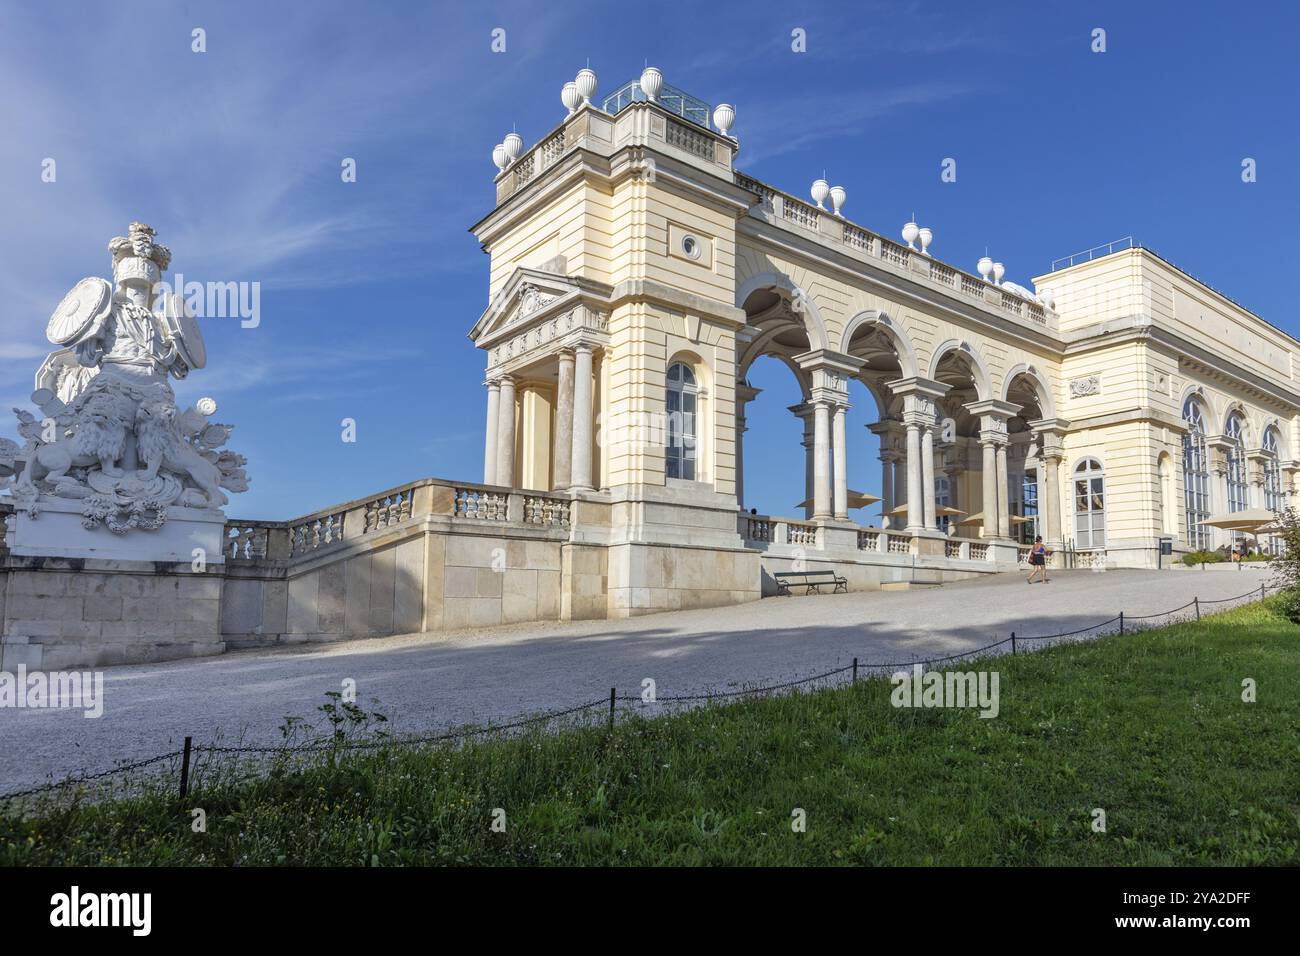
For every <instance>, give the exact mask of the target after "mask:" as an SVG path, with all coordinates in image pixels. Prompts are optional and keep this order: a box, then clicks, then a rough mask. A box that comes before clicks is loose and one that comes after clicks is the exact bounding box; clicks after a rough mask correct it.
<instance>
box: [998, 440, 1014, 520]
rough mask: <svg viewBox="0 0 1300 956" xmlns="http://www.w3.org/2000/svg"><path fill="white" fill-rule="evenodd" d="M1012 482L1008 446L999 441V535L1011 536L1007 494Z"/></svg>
mask: <svg viewBox="0 0 1300 956" xmlns="http://www.w3.org/2000/svg"><path fill="white" fill-rule="evenodd" d="M1010 484H1011V482H1010V481H1009V479H1008V475H1007V446H1006V443H1005V442H999V443H998V537H999V538H1009V537H1011V509H1010V508H1009V507H1008V502H1007V495H1008V493H1009V491H1010Z"/></svg>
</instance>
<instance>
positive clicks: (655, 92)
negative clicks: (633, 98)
mask: <svg viewBox="0 0 1300 956" xmlns="http://www.w3.org/2000/svg"><path fill="white" fill-rule="evenodd" d="M663 86H664V75H663V74H662V73H660V72H659V70H658V69H656V68H655V67H653V66H647V67H646V68H645V69H644V70H642V71H641V92H642V93H644V94H645V98H646V99H648V100H649V101H650V102H651V103H653V102H655V101H656V100H658V99H659V91H660V90H661V89H663Z"/></svg>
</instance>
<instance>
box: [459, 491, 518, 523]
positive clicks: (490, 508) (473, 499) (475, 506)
mask: <svg viewBox="0 0 1300 956" xmlns="http://www.w3.org/2000/svg"><path fill="white" fill-rule="evenodd" d="M453 501H454V504H453V506H452V512H451V513H452V514H453V515H454V516H455V517H457V518H478V519H480V520H481V521H506V520H508V513H507V508H506V495H504V494H502V493H501V492H499V491H485V490H482V489H479V488H457V489H456V492H455V498H454V499H453Z"/></svg>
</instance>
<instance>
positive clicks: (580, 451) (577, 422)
mask: <svg viewBox="0 0 1300 956" xmlns="http://www.w3.org/2000/svg"><path fill="white" fill-rule="evenodd" d="M591 389H592V384H591V346H590V345H588V344H587V343H586V342H580V343H578V344H577V345H575V346H574V347H573V461H572V464H571V466H570V467H571V472H572V474H571V478H572V487H574V488H590V487H591V459H592V434H591V417H592V406H591V398H592V395H591Z"/></svg>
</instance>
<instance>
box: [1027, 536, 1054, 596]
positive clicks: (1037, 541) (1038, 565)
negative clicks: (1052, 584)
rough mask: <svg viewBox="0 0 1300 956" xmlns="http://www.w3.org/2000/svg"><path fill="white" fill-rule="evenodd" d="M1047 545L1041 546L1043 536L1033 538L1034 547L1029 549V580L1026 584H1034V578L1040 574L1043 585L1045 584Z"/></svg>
mask: <svg viewBox="0 0 1300 956" xmlns="http://www.w3.org/2000/svg"><path fill="white" fill-rule="evenodd" d="M1047 554H1048V552H1047V545H1045V544H1043V536H1042V535H1041V534H1040V535H1037V536H1036V537H1035V538H1034V546H1033V547H1032V548H1030V549H1029V579H1028V583H1029V584H1033V583H1034V576H1035V575H1036V574H1038V573H1039V572H1040V571H1041V572H1042V576H1043V577H1042V579H1043V583H1044V584H1047V583H1049V582H1048V577H1047Z"/></svg>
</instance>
